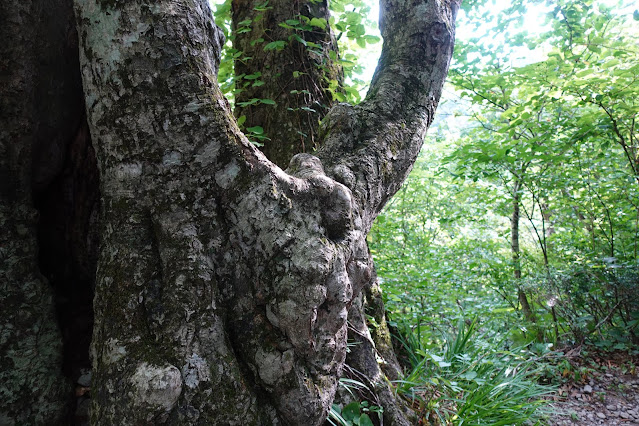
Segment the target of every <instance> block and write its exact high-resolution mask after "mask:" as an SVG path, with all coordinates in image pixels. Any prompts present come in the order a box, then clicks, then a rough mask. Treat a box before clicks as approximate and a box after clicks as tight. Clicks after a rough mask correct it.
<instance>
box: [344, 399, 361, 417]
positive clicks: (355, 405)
mask: <svg viewBox="0 0 639 426" xmlns="http://www.w3.org/2000/svg"><path fill="white" fill-rule="evenodd" d="M342 417H344V419H346V420H350V421H353V420H355V419H358V418H359V402H357V401H356V402H351V403H350V404H348V405H347V406H346V407H344V408H343V409H342Z"/></svg>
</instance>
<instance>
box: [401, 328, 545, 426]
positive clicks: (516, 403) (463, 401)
mask: <svg viewBox="0 0 639 426" xmlns="http://www.w3.org/2000/svg"><path fill="white" fill-rule="evenodd" d="M417 335H418V332H417V331H416V330H415V329H414V328H412V327H408V326H403V327H401V337H400V341H401V343H402V345H403V346H404V350H405V351H406V353H407V354H408V357H407V358H408V359H409V361H410V363H411V369H410V371H409V372H408V373H407V375H406V377H405V378H404V379H403V380H401V381H398V382H396V386H397V392H398V394H400V395H401V396H402V397H404V398H405V399H407V400H408V401H409V402H410V404H411V405H412V406H413V408H415V409H416V411H418V413H419V415H420V416H421V417H422V418H424V419H430V420H431V421H433V420H435V421H437V422H439V423H440V424H445V425H521V424H535V423H536V422H538V421H539V420H540V419H541V418H542V417H543V415H544V410H543V408H544V405H545V404H546V400H545V399H544V398H543V397H544V396H546V395H549V394H551V393H552V392H553V388H552V387H550V386H546V385H541V384H539V383H538V381H537V378H538V377H539V375H540V370H539V369H538V368H537V366H536V365H535V363H534V362H532V361H529V360H527V359H526V357H527V355H528V352H527V351H526V350H525V349H524V348H521V349H517V350H511V351H508V350H495V349H494V348H495V347H498V346H500V344H499V343H497V344H495V343H492V344H490V345H489V344H487V343H486V336H482V335H480V334H479V332H478V320H477V319H474V320H472V321H470V322H465V321H463V320H460V322H459V324H458V327H457V330H456V332H455V333H453V334H450V335H446V336H444V342H445V344H444V347H443V348H442V351H441V353H440V354H439V355H437V354H435V353H433V352H432V350H431V351H429V350H427V349H425V348H424V346H423V344H422V342H421V341H420V339H419V338H417Z"/></svg>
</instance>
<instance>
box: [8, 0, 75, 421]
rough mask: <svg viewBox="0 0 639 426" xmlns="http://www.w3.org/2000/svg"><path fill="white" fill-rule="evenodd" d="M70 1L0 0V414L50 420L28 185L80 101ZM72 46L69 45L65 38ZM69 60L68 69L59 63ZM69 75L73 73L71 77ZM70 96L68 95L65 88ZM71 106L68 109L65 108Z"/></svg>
mask: <svg viewBox="0 0 639 426" xmlns="http://www.w3.org/2000/svg"><path fill="white" fill-rule="evenodd" d="M70 6H71V5H70V3H68V4H66V5H65V4H64V2H59V1H52V2H40V1H8V2H3V4H2V11H1V15H0V16H2V22H1V25H0V39H2V45H1V46H0V55H1V56H2V58H3V62H2V66H1V68H0V111H2V113H1V114H0V228H1V232H0V305H1V306H2V310H1V313H0V356H1V358H0V395H2V397H1V398H0V424H3V425H5V424H7V425H14V424H15V425H22V424H58V423H61V422H62V421H63V418H64V416H65V415H66V412H67V410H68V408H69V403H70V397H71V392H70V391H71V389H70V386H69V385H68V383H67V381H66V380H65V378H64V377H63V376H62V356H63V353H62V339H61V336H60V330H59V328H58V324H57V321H56V315H55V307H54V299H53V291H52V288H51V287H50V285H49V282H48V281H47V279H45V277H44V276H43V275H42V273H41V270H40V263H41V256H42V252H43V251H46V249H44V248H42V247H41V246H40V247H39V242H38V230H37V229H38V223H39V217H38V212H37V211H36V208H35V205H34V197H33V196H32V191H37V190H39V189H40V188H42V187H44V186H46V185H47V184H48V183H49V182H50V181H51V179H52V177H53V176H55V175H56V173H58V172H59V169H60V168H61V167H62V163H63V161H64V156H65V148H66V143H67V141H68V139H69V138H70V137H71V136H72V135H73V133H74V131H75V130H76V128H77V126H78V123H77V122H75V123H74V122H73V120H72V118H73V116H74V114H76V113H77V112H80V111H81V109H82V98H81V88H80V85H79V75H78V73H77V62H76V63H75V64H73V61H71V62H70V64H68V63H65V61H66V53H67V51H68V49H69V48H71V47H70V46H71V45H72V44H73V43H72V37H69V33H68V32H67V30H68V29H69V28H73V27H68V24H69V23H72V22H73V15H72V9H71V7H70ZM75 51H77V46H75ZM69 65H71V66H72V70H71V71H70V72H69ZM74 77H76V78H75V80H74ZM74 92H75V93H76V94H77V95H79V98H76V99H79V100H80V103H79V104H76V105H75V107H74V106H73V101H71V102H70V103H69V102H68V100H69V98H68V96H69V94H71V95H70V97H71V98H73V93H74ZM74 108H75V111H74Z"/></svg>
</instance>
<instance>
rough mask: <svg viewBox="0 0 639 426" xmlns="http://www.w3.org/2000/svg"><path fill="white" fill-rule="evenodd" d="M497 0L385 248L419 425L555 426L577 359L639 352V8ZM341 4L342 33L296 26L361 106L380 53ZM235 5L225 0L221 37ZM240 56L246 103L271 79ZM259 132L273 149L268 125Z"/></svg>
mask: <svg viewBox="0 0 639 426" xmlns="http://www.w3.org/2000/svg"><path fill="white" fill-rule="evenodd" d="M494 3H495V2H492V3H491V2H483V1H474V2H472V1H471V2H465V3H464V5H463V6H462V7H463V10H462V11H461V12H460V18H459V22H458V29H459V30H458V39H457V45H456V52H455V59H454V63H453V64H452V66H451V71H450V74H449V80H448V81H449V83H448V86H447V91H446V94H445V96H444V98H443V99H442V102H441V103H440V106H439V109H438V112H437V117H436V124H435V125H434V126H433V127H432V128H431V131H430V134H429V136H428V137H427V140H426V142H425V145H424V148H423V149H422V153H421V155H420V158H419V160H418V162H417V163H416V165H415V167H414V169H413V171H412V173H411V175H410V176H409V178H408V180H407V181H406V182H405V183H404V185H403V187H402V189H401V190H400V192H399V193H398V194H397V195H396V196H395V197H394V198H393V199H392V200H391V201H390V203H389V204H388V205H387V206H386V208H385V210H384V211H383V212H382V214H381V215H380V216H379V217H378V218H377V221H376V224H375V227H374V228H373V230H372V231H371V233H370V235H369V238H368V241H369V244H370V248H371V251H372V253H373V255H374V258H375V262H376V267H377V273H378V275H379V279H380V281H381V284H382V288H383V291H384V301H385V304H386V309H387V316H388V318H389V324H390V325H391V329H392V331H393V334H394V341H395V344H396V351H397V353H398V356H399V358H400V361H401V363H402V365H403V367H404V377H403V378H401V379H400V380H398V381H396V382H395V383H394V388H395V391H396V392H397V394H399V395H401V396H402V397H403V398H404V399H405V400H406V401H407V402H408V404H409V405H410V406H411V407H412V408H413V409H414V411H415V413H416V415H417V417H418V419H419V422H420V424H429V423H430V424H440V425H449V424H454V425H479V424H486V425H512V424H535V423H540V424H544V422H548V416H549V413H548V411H547V410H546V409H545V408H544V407H545V406H546V404H545V403H546V401H547V400H548V396H549V395H551V394H553V392H554V390H555V388H556V386H557V385H559V384H560V383H561V382H562V381H563V380H567V379H568V378H571V379H574V380H579V375H578V374H577V375H569V374H565V368H564V365H563V364H562V363H563V362H564V361H562V356H563V355H564V354H565V352H566V351H567V350H569V349H570V348H575V347H580V348H582V349H581V350H582V354H587V353H589V352H596V353H606V352H623V353H627V354H629V355H636V354H637V353H638V352H639V351H638V348H639V346H637V344H638V343H639V257H638V252H639V140H638V137H639V134H638V133H639V131H638V127H639V120H638V119H639V117H638V113H639V100H638V99H639V47H638V46H639V30H638V28H639V25H638V22H637V21H638V20H639V11H637V10H635V9H634V8H633V7H632V4H631V3H630V2H624V1H619V2H613V1H603V0H580V1H568V0H559V1H548V2H544V1H539V0H538V1H523V0H517V1H513V2H508V4H507V5H506V6H503V5H500V4H498V5H497V6H495V5H494ZM263 7H268V2H266V3H264V5H263ZM331 7H332V12H333V18H331V22H328V23H327V22H319V21H318V22H311V21H308V20H307V21H308V22H306V21H304V20H303V19H300V20H290V22H289V21H287V22H286V23H283V24H282V25H288V26H289V27H291V28H293V29H295V30H297V28H298V27H299V31H300V32H299V33H297V34H302V33H303V31H309V30H311V29H312V27H313V26H324V25H328V24H330V25H332V27H333V30H334V32H335V34H336V37H337V40H338V41H339V44H340V50H341V52H342V54H341V56H340V58H339V63H340V65H342V66H343V67H344V77H345V80H344V87H342V88H339V87H337V82H335V85H333V86H332V87H334V89H335V90H334V91H333V97H334V99H335V100H337V101H340V102H343V101H348V102H351V103H357V102H359V101H360V100H361V98H362V97H363V95H364V94H365V89H366V79H367V76H366V75H365V74H366V72H367V71H366V69H365V67H364V66H363V63H364V61H363V60H362V58H363V57H364V58H365V57H366V55H372V54H374V52H375V51H379V44H377V42H378V41H379V37H378V33H376V32H375V30H374V29H373V23H372V22H371V19H370V18H369V17H368V13H369V12H370V8H371V5H370V4H369V3H368V2H366V1H361V0H359V1H355V2H348V1H334V2H331ZM229 9H230V2H228V1H226V2H220V5H219V6H218V7H217V15H216V21H217V22H218V24H220V25H221V26H222V27H225V22H228V14H229ZM250 25H251V23H250V22H247V23H246V25H245V26H244V27H240V28H239V31H244V30H245V31H250ZM225 28H226V31H227V36H228V39H229V42H228V45H227V49H226V53H225V54H226V55H227V58H235V59H237V58H238V57H241V55H242V52H239V51H237V50H234V49H233V48H232V45H231V42H232V39H233V35H232V33H231V31H230V27H229V26H228V25H226V27H225ZM236 30H238V29H236ZM296 37H297V38H299V36H296ZM297 38H296V40H297ZM267 41H268V40H267ZM288 42H291V40H289V41H285V40H283V41H271V42H270V43H268V44H265V47H264V49H279V48H282V46H284V45H285V44H286V43H288ZM277 43H280V44H277ZM304 46H306V47H307V48H311V49H321V46H317V45H310V44H308V43H304ZM309 46H310V47H309ZM371 52H373V53H371ZM334 59H337V58H334ZM246 60H250V58H246ZM231 63H232V61H230V60H229V61H226V62H223V63H222V68H221V72H220V82H221V85H222V88H223V89H224V90H225V91H226V93H227V95H228V96H229V98H230V99H231V100H233V99H234V98H233V96H234V95H235V96H236V95H237V94H238V93H239V92H241V91H242V90H243V88H246V87H248V86H249V85H256V84H264V83H263V82H261V80H260V76H256V75H235V74H234V73H233V69H232V68H231V66H230V65H228V64H231ZM225 64H227V65H225ZM251 101H252V102H254V103H263V104H271V103H275V102H276V100H271V99H254V100H251ZM244 119H245V117H244V118H243V117H239V124H240V125H242V123H243V122H244ZM246 131H247V132H248V134H249V135H252V136H253V139H254V141H255V143H256V144H260V145H261V144H264V143H268V140H269V139H268V135H266V134H264V130H263V129H262V128H261V127H253V128H248V129H246ZM369 326H370V327H375V326H376V324H375V322H374V321H373V320H372V319H371V321H370V324H369ZM342 385H343V388H345V389H347V390H352V389H355V390H356V389H358V388H361V387H365V385H364V383H362V382H358V381H357V380H352V379H343V381H342ZM379 418H381V414H380V412H379V407H377V406H376V405H375V401H366V400H359V401H355V402H352V403H351V404H348V405H345V406H343V405H335V406H334V408H333V410H332V412H331V415H330V417H329V422H330V423H332V424H340V425H372V424H377V423H378V419H379ZM551 423H552V422H551Z"/></svg>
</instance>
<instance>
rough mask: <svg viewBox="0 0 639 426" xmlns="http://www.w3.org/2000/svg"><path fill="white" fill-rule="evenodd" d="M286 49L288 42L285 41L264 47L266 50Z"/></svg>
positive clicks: (274, 42)
mask: <svg viewBox="0 0 639 426" xmlns="http://www.w3.org/2000/svg"><path fill="white" fill-rule="evenodd" d="M284 47H286V42H285V41H284V40H276V41H272V42H270V43H267V44H266V46H264V50H282V49H284Z"/></svg>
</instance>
